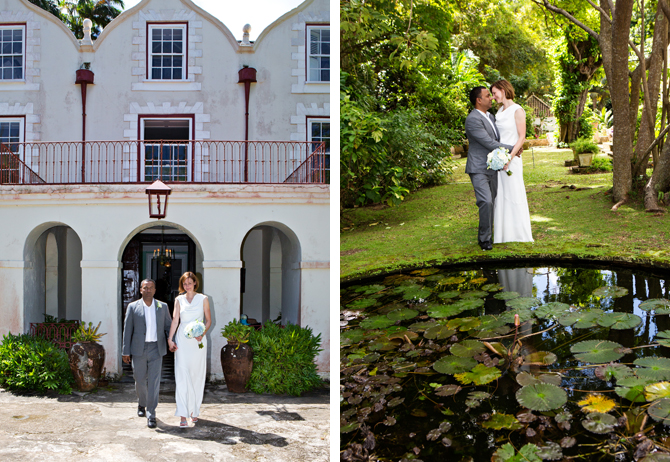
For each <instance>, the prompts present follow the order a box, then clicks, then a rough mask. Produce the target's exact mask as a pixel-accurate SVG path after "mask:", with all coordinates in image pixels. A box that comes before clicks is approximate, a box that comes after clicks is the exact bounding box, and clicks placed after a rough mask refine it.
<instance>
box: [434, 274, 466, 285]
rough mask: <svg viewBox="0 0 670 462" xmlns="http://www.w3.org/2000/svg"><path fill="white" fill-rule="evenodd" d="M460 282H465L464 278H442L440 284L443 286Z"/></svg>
mask: <svg viewBox="0 0 670 462" xmlns="http://www.w3.org/2000/svg"><path fill="white" fill-rule="evenodd" d="M462 282H465V278H464V277H462V276H452V277H448V278H444V279H442V280H441V281H440V283H441V284H443V285H451V284H460V283H462Z"/></svg>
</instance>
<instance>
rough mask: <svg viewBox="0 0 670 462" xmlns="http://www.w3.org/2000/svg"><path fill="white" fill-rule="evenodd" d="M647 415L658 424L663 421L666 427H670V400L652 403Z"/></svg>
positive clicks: (664, 399) (665, 399)
mask: <svg viewBox="0 0 670 462" xmlns="http://www.w3.org/2000/svg"><path fill="white" fill-rule="evenodd" d="M647 414H649V416H650V417H651V418H652V419H654V420H655V421H656V422H661V421H662V422H663V423H664V424H665V425H670V399H668V398H663V399H659V400H658V401H656V402H654V403H652V405H651V406H649V408H648V409H647Z"/></svg>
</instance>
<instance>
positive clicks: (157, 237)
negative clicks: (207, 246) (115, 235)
mask: <svg viewBox="0 0 670 462" xmlns="http://www.w3.org/2000/svg"><path fill="white" fill-rule="evenodd" d="M202 260H203V256H202V251H201V250H200V246H199V245H198V244H197V242H196V241H195V240H194V239H193V238H192V236H191V235H190V234H189V233H188V232H187V231H186V230H184V229H183V228H181V227H180V226H178V225H175V224H172V223H160V224H151V225H147V226H145V227H143V228H142V229H140V230H137V231H135V233H134V234H133V235H132V236H131V237H130V238H129V240H128V241H127V243H126V245H125V246H124V248H123V252H122V256H121V262H122V284H121V304H122V306H121V310H120V316H121V325H122V329H123V321H124V319H125V315H126V309H127V307H128V304H129V303H131V302H133V301H135V300H138V299H139V298H140V297H141V295H140V283H141V281H143V280H144V279H153V280H154V281H156V294H155V298H156V299H157V300H160V301H162V302H166V303H167V304H168V305H169V309H170V313H172V309H173V307H174V301H175V298H176V297H177V296H178V295H179V292H178V291H179V278H180V277H181V275H182V274H183V273H185V272H186V271H192V272H194V273H195V274H196V275H197V276H198V278H199V279H200V282H201V284H202V285H201V287H202V286H204V281H203V278H202ZM199 290H200V289H199ZM120 354H121V352H120V351H119V355H120ZM173 366H174V356H173V354H172V353H170V352H168V354H167V356H166V357H165V358H164V360H163V380H174V367H173ZM123 370H124V376H125V377H126V380H132V369H131V368H130V366H129V365H127V364H125V363H124V364H123Z"/></svg>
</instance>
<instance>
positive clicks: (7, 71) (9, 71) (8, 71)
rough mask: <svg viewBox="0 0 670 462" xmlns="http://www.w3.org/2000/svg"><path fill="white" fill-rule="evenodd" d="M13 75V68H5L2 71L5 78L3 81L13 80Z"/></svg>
mask: <svg viewBox="0 0 670 462" xmlns="http://www.w3.org/2000/svg"><path fill="white" fill-rule="evenodd" d="M12 75H13V73H12V69H11V68H4V69H3V70H2V78H3V79H7V80H9V79H11V78H12Z"/></svg>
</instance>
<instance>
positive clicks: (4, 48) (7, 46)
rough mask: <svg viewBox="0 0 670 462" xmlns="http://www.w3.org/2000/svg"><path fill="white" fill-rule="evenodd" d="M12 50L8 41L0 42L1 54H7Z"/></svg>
mask: <svg viewBox="0 0 670 462" xmlns="http://www.w3.org/2000/svg"><path fill="white" fill-rule="evenodd" d="M11 52H12V44H11V43H8V42H3V44H2V54H3V55H8V54H10V53H11Z"/></svg>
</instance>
